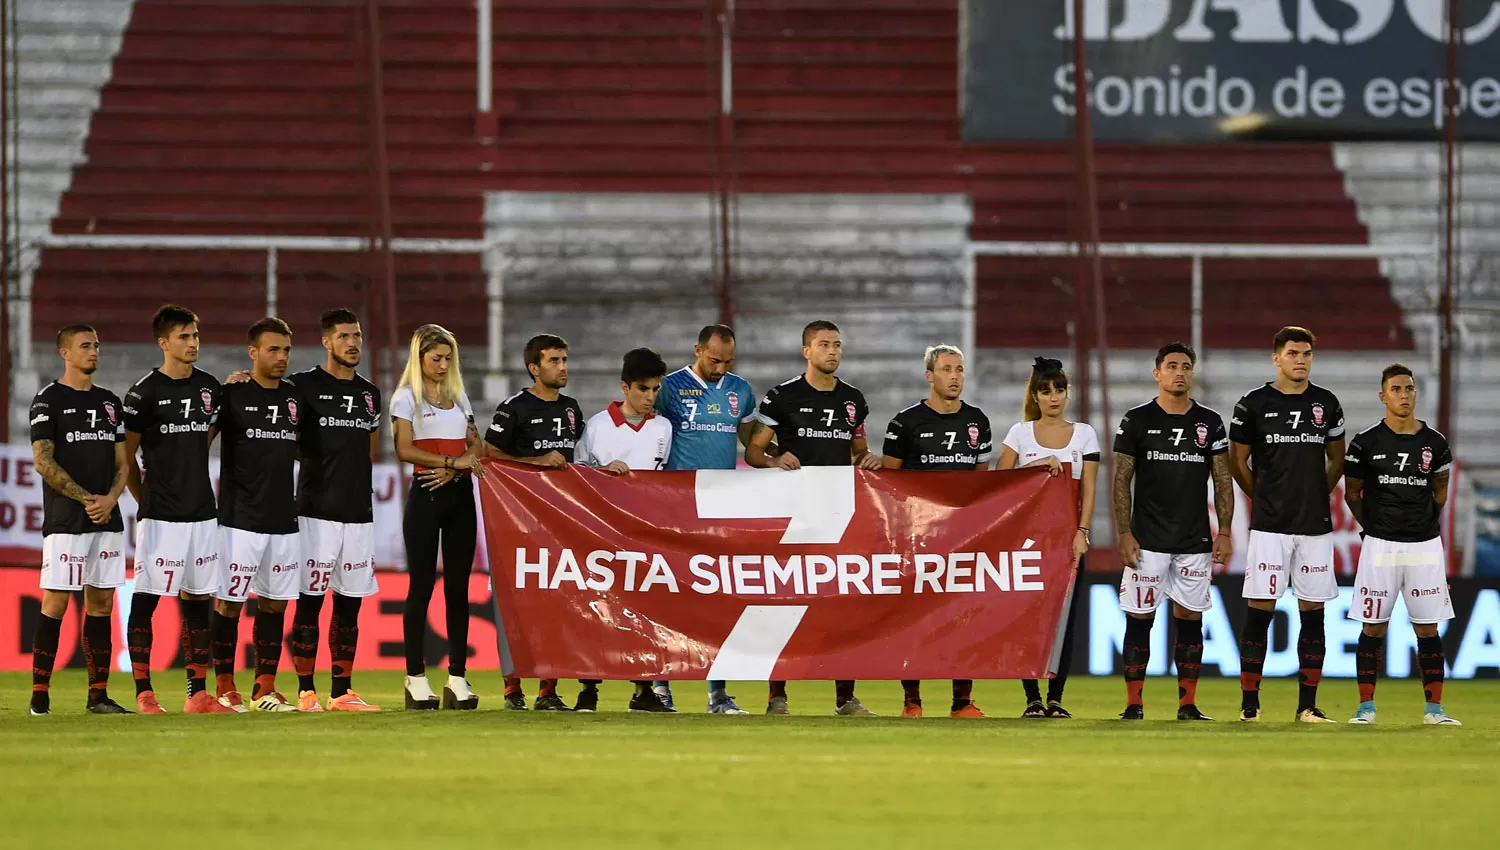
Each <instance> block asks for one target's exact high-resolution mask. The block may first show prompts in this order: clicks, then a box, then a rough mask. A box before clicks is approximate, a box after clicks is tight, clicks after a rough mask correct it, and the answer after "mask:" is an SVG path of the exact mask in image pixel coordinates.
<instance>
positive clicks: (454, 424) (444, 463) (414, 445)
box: [391, 325, 483, 710]
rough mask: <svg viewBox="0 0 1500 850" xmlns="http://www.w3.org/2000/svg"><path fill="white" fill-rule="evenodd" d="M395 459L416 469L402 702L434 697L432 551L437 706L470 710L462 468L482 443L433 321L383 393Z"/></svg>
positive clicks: (469, 466)
mask: <svg viewBox="0 0 1500 850" xmlns="http://www.w3.org/2000/svg"><path fill="white" fill-rule="evenodd" d="M391 423H392V430H393V431H394V433H395V437H396V457H397V459H399V460H400V461H401V462H403V463H410V464H412V465H413V466H414V467H416V476H415V477H414V478H413V479H412V487H411V493H410V495H409V496H408V497H407V500H406V515H405V517H404V518H403V522H402V532H403V536H404V537H405V539H406V569H407V573H408V575H409V576H410V578H411V582H410V584H409V585H408V586H407V591H406V612H405V614H404V616H403V618H402V626H403V632H404V636H405V639H406V707H407V708H408V709H418V710H422V709H429V710H430V709H436V708H437V707H438V697H437V695H436V694H435V693H433V690H432V686H431V685H430V684H429V683H428V681H427V670H426V668H427V664H426V661H425V659H424V657H423V648H424V638H425V636H426V634H427V606H428V604H429V603H430V602H431V601H432V591H433V589H434V588H435V587H436V586H437V565H438V552H439V549H441V551H442V555H443V597H444V601H445V602H446V603H447V610H448V684H447V685H446V686H445V687H444V688H443V699H442V705H443V707H444V708H461V709H472V708H476V707H478V705H479V697H478V696H476V695H475V694H474V692H473V691H472V690H471V689H470V688H469V682H468V679H466V678H465V672H466V666H467V663H468V658H469V571H470V570H472V569H473V567H474V541H475V537H476V535H477V533H478V526H477V519H476V514H475V510H474V490H473V488H472V487H471V486H470V484H469V475H470V473H472V474H475V475H479V474H481V470H480V467H479V458H480V457H481V456H482V446H483V443H481V442H480V440H479V432H478V431H477V430H476V429H475V427H474V409H473V407H472V406H471V405H470V404H469V397H468V395H467V394H465V393H464V381H463V375H462V373H461V372H460V371H459V366H458V340H457V339H455V338H454V336H453V334H452V333H450V332H449V331H448V330H447V329H446V328H443V327H442V326H440V325H423V326H421V327H420V328H417V329H416V331H415V332H414V333H412V335H411V354H410V356H409V357H408V358H407V361H406V370H405V371H404V372H402V374H401V383H400V385H399V386H397V387H396V392H395V393H394V394H393V395H392V396H391Z"/></svg>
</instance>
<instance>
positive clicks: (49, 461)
mask: <svg viewBox="0 0 1500 850" xmlns="http://www.w3.org/2000/svg"><path fill="white" fill-rule="evenodd" d="M55 447H56V446H55V444H54V443H53V442H52V441H51V440H37V441H36V442H34V443H32V444H31V457H32V460H33V461H35V463H36V471H37V474H38V475H40V476H42V480H43V481H45V482H47V486H48V487H51V488H52V489H54V490H56V491H57V492H59V493H61V494H63V495H64V496H67V497H68V498H69V499H72V500H73V501H75V502H78V503H80V504H85V505H86V504H88V500H89V499H90V498H92V497H93V494H92V493H90V492H89V491H87V490H85V489H83V488H82V487H80V486H78V482H76V481H74V480H73V476H71V475H69V474H68V473H67V471H66V470H64V469H63V468H62V466H60V465H59V464H58V462H57V458H55V457H53V451H54V449H55Z"/></svg>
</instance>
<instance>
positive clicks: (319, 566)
mask: <svg viewBox="0 0 1500 850" xmlns="http://www.w3.org/2000/svg"><path fill="white" fill-rule="evenodd" d="M322 328H323V348H324V350H325V351H327V352H328V359H327V360H326V361H324V363H323V365H322V366H321V367H314V368H312V369H308V370H307V371H306V372H299V373H297V374H296V375H293V376H292V378H291V381H292V383H294V384H295V385H296V386H297V390H298V392H299V393H300V396H301V404H302V410H301V415H302V416H303V417H304V418H305V422H304V424H303V425H302V430H301V434H302V442H301V449H302V464H301V466H300V467H299V472H298V476H297V515H298V523H297V524H298V528H299V533H300V535H301V538H302V540H301V545H302V561H301V569H300V570H299V580H300V582H301V592H300V595H299V596H298V597H297V613H296V615H295V617H294V618H293V621H292V662H293V663H294V664H295V665H296V668H297V680H298V684H297V709H298V710H299V711H322V710H323V709H322V706H320V705H319V704H318V692H317V687H316V685H314V683H313V672H314V670H315V669H316V667H317V656H318V615H319V614H320V613H321V612H322V610H323V594H324V593H325V592H327V591H328V589H329V587H330V586H331V587H332V588H333V617H332V618H331V619H330V620H329V622H328V653H329V655H330V656H331V657H332V659H333V689H332V691H331V693H330V695H329V698H328V710H329V711H379V710H380V709H379V708H378V707H377V706H374V705H371V704H369V703H367V702H365V701H364V700H363V699H360V697H359V694H357V693H355V692H354V691H353V690H351V688H350V684H351V677H352V676H353V672H354V655H355V651H356V649H357V647H358V645H359V608H360V600H362V599H363V598H364V597H366V596H372V595H374V594H375V593H376V592H377V591H378V590H379V589H380V588H379V585H378V584H377V583H376V579H375V517H374V508H373V499H374V495H373V489H374V480H373V476H374V467H373V458H374V455H375V453H376V451H377V447H378V445H379V444H378V442H377V441H378V440H379V432H380V411H381V403H380V390H379V389H377V388H376V387H375V385H374V384H372V383H370V382H369V381H367V380H365V379H364V378H363V377H360V375H359V374H358V373H356V372H355V371H354V369H355V367H356V366H358V365H359V361H360V357H361V355H362V354H363V352H364V333H363V332H362V331H361V330H360V326H359V317H358V316H356V315H354V313H353V312H351V311H349V310H346V309H340V310H329V311H328V312H326V313H324V314H323V317H322Z"/></svg>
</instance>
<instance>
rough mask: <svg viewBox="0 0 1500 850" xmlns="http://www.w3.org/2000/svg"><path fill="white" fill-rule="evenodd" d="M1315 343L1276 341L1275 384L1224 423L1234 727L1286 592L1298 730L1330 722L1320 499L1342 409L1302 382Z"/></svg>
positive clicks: (1290, 331)
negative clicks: (1290, 597)
mask: <svg viewBox="0 0 1500 850" xmlns="http://www.w3.org/2000/svg"><path fill="white" fill-rule="evenodd" d="M1314 340H1315V338H1314V337H1313V334H1312V332H1311V331H1309V330H1307V329H1306V328H1299V327H1285V328H1282V329H1281V330H1280V331H1278V332H1277V333H1276V337H1275V340H1274V343H1273V348H1272V351H1273V355H1272V358H1271V359H1272V361H1273V362H1274V363H1275V364H1276V370H1277V375H1276V380H1275V381H1274V382H1271V383H1268V384H1265V385H1264V386H1261V387H1258V388H1256V389H1254V390H1252V391H1251V392H1249V393H1247V394H1246V395H1245V397H1244V398H1242V399H1240V400H1239V403H1238V404H1236V405H1235V406H1234V419H1233V420H1232V421H1231V422H1230V428H1229V440H1230V443H1231V446H1230V468H1231V469H1232V471H1233V472H1234V480H1235V481H1236V482H1238V483H1239V485H1240V489H1242V490H1244V491H1245V495H1246V496H1248V497H1250V543H1249V549H1248V551H1247V552H1246V555H1245V594H1244V595H1245V600H1246V602H1247V604H1248V605H1249V606H1250V610H1249V611H1248V613H1247V615H1246V617H1245V628H1244V631H1243V632H1242V633H1241V634H1240V690H1241V695H1240V719H1241V720H1244V721H1251V722H1256V721H1259V720H1260V679H1261V673H1262V671H1263V670H1264V668H1265V660H1266V643H1267V641H1268V639H1269V636H1270V630H1271V619H1272V616H1273V612H1274V611H1275V610H1276V600H1278V599H1280V598H1281V596H1282V594H1284V593H1286V591H1287V587H1288V586H1290V587H1291V590H1292V593H1293V594H1294V595H1295V596H1296V597H1297V600H1298V605H1297V607H1298V609H1299V610H1300V612H1301V615H1300V619H1301V626H1302V628H1301V631H1300V632H1299V634H1298V637H1297V667H1298V674H1297V678H1298V682H1299V685H1298V688H1297V714H1296V720H1297V722H1298V723H1332V722H1333V721H1332V720H1329V719H1328V716H1327V715H1326V714H1324V713H1323V710H1322V709H1320V708H1318V704H1317V699H1318V683H1319V681H1320V680H1321V679H1322V678H1323V654H1324V646H1325V643H1324V640H1325V639H1324V633H1323V604H1324V603H1325V602H1330V601H1332V600H1334V599H1337V598H1338V595H1339V590H1338V586H1337V583H1336V582H1335V581H1334V575H1333V537H1332V531H1333V521H1332V517H1331V514H1330V513H1329V505H1328V495H1329V494H1330V493H1332V492H1333V488H1334V486H1335V485H1336V484H1337V483H1338V480H1339V476H1340V475H1342V474H1343V468H1344V410H1343V408H1342V407H1341V406H1340V405H1339V400H1338V399H1337V398H1336V397H1334V395H1333V393H1331V392H1329V391H1328V390H1325V389H1323V388H1322V387H1320V386H1317V385H1315V384H1313V383H1312V382H1310V381H1309V380H1308V375H1309V374H1310V373H1311V372H1312V358H1313V343H1314Z"/></svg>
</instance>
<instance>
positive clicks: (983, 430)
mask: <svg viewBox="0 0 1500 850" xmlns="http://www.w3.org/2000/svg"><path fill="white" fill-rule="evenodd" d="M993 448H994V440H993V438H992V437H991V435H990V419H989V417H988V416H985V415H984V411H982V410H980V409H979V408H977V407H975V406H973V405H972V404H969V403H968V402H960V403H959V408H958V410H957V411H956V412H954V413H938V412H937V411H936V410H933V409H932V408H931V407H929V406H928V405H927V402H925V401H919V402H917V403H916V404H914V405H912V406H911V407H908V408H906V409H905V410H903V411H901V412H900V413H898V414H896V418H894V419H892V420H891V423H890V424H889V425H887V426H886V428H885V444H884V446H883V447H882V453H883V454H884V455H885V456H886V457H893V458H896V459H897V460H899V461H901V468H902V469H952V470H962V469H967V470H969V471H973V469H974V468H975V467H976V466H978V465H979V464H981V463H989V462H990V457H991V455H993V454H994V451H993Z"/></svg>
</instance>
